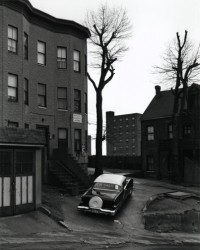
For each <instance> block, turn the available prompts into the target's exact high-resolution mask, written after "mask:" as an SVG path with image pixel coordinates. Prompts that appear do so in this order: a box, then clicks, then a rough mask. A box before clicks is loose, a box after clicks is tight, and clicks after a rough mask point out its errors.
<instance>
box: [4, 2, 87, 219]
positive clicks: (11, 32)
mask: <svg viewBox="0 0 200 250" xmlns="http://www.w3.org/2000/svg"><path fill="white" fill-rule="evenodd" d="M89 37H90V32H89V30H88V29H87V28H86V27H84V26H82V25H80V24H78V23H76V22H73V21H68V20H63V19H57V18H54V17H52V16H50V15H48V14H46V13H44V12H42V11H40V10H37V9H35V8H34V7H33V6H32V5H31V4H30V2H29V1H28V0H18V1H14V0H10V1H5V0H0V58H1V60H0V77H1V80H0V103H1V105H0V129H1V131H2V132H1V134H2V136H0V139H1V141H0V145H1V147H0V155H2V157H1V158H0V166H2V164H4V168H5V169H6V168H10V169H11V170H9V171H6V170H5V169H4V170H5V171H3V170H2V169H3V168H2V167H1V168H0V211H1V208H2V209H3V208H4V207H6V206H7V205H8V204H9V205H10V206H11V203H12V205H13V204H14V205H15V207H16V200H17V198H16V197H17V195H19V194H17V193H15V190H16V187H17V188H18V189H19V190H20V187H21V190H22V192H24V194H21V196H22V197H21V198H20V199H21V200H23V195H25V193H27V192H25V191H24V190H28V189H31V188H33V187H35V184H34V183H36V182H37V180H36V177H35V176H34V175H33V179H32V180H31V182H30V183H29V184H27V183H28V179H26V178H22V179H21V180H20V181H19V180H18V184H16V182H17V181H16V179H15V175H16V161H15V159H16V157H14V156H13V161H12V162H10V163H9V164H10V165H9V164H8V163H7V161H6V153H5V150H8V151H9V150H10V149H11V148H12V149H13V150H15V149H16V148H17V149H20V150H25V151H24V152H26V150H27V148H29V149H30V147H33V149H34V157H32V164H33V168H32V172H33V173H35V169H36V168H38V166H36V165H35V164H36V162H38V160H36V158H35V155H36V151H37V150H36V148H40V151H41V162H42V163H41V172H42V178H43V181H44V182H46V181H48V180H49V176H51V175H52V174H53V175H55V176H56V178H57V179H59V174H58V172H57V171H56V169H57V168H59V167H61V168H62V169H63V170H64V171H65V172H66V174H67V176H68V177H69V176H72V177H74V178H75V177H76V175H80V178H82V179H84V178H86V177H84V178H83V177H81V174H80V173H81V168H80V169H79V167H80V166H84V165H85V164H86V163H87V154H86V153H85V152H86V151H87V141H88V136H87V119H88V117H87V76H86V72H87V38H89ZM5 128H6V131H8V132H5ZM27 130H28V131H29V132H28V133H29V135H30V142H29V140H28V139H26V140H25V141H24V135H25V134H26V133H27ZM9 131H11V132H9ZM13 131H15V132H13ZM37 131H38V132H37ZM39 131H43V134H44V136H45V140H43V137H42V136H40V134H37V133H39ZM13 133H15V134H16V135H18V136H17V138H18V139H17V141H16V142H15V139H13V140H12V142H11V141H10V140H9V134H13ZM32 136H33V138H37V140H36V142H37V143H36V144H37V145H36V144H35V143H34V141H33V140H32V139H31V137H32ZM34 136H35V137H34ZM12 138H15V137H12ZM39 138H41V141H40V140H39ZM13 147H14V148H13ZM83 151H84V154H82V153H83ZM6 152H7V151H6ZM13 152H14V151H13ZM24 154H25V153H24ZM3 155H4V157H3ZM13 155H15V153H13ZM21 158H23V157H21ZM21 161H22V159H21ZM27 162H28V159H27ZM77 163H79V165H78V164H77ZM6 164H7V165H6ZM23 164H26V162H24V163H23ZM23 164H22V165H23ZM27 164H28V163H27ZM83 168H84V167H83ZM27 169H28V167H27ZM51 170H52V171H51ZM27 171H28V170H27ZM24 172H25V174H26V168H24ZM50 172H51V174H49V173H50ZM83 173H84V171H83ZM62 174H63V173H62ZM8 178H10V179H8ZM56 178H55V179H56ZM11 179H12V180H13V179H14V182H13V183H14V185H15V186H11ZM52 179H54V178H52ZM84 180H85V179H84ZM62 181H63V180H62ZM66 181H67V179H66V180H65V182H66ZM68 181H69V180H68ZM65 182H63V184H66V183H65ZM74 182H75V181H74ZM33 184H34V185H33ZM16 185H19V186H16ZM71 189H74V187H73V186H72V187H71ZM5 190H8V191H7V194H6V193H5ZM33 193H34V194H36V192H35V191H34V192H33ZM27 195H28V194H27ZM8 196H10V197H11V198H8ZM25 196H26V195H25ZM27 197H28V196H27ZM6 199H8V200H9V202H7V203H6V202H5V200H6ZM24 199H25V198H24ZM27 199H28V198H27ZM27 199H26V200H27ZM36 200H37V197H36V196H34V202H35V203H36ZM6 204H7V205H6ZM13 211H14V210H12V213H15V212H13ZM15 211H16V209H15ZM0 215H1V212H0Z"/></svg>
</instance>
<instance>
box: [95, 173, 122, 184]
mask: <svg viewBox="0 0 200 250" xmlns="http://www.w3.org/2000/svg"><path fill="white" fill-rule="evenodd" d="M125 179H126V177H125V176H123V175H119V174H102V175H100V176H99V177H97V178H96V179H95V180H94V182H95V183H96V182H103V183H110V184H117V185H120V186H121V185H122V183H123V181H124V180H125Z"/></svg>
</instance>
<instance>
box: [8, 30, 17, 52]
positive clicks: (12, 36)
mask: <svg viewBox="0 0 200 250" xmlns="http://www.w3.org/2000/svg"><path fill="white" fill-rule="evenodd" d="M17 33H18V31H17V28H15V27H13V26H10V25H9V26H8V51H9V52H12V53H17V43H18V34H17Z"/></svg>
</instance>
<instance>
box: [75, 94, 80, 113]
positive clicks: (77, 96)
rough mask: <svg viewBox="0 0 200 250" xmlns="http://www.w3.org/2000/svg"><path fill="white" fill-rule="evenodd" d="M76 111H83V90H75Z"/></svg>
mask: <svg viewBox="0 0 200 250" xmlns="http://www.w3.org/2000/svg"><path fill="white" fill-rule="evenodd" d="M74 112H81V91H80V90H78V89H75V90H74Z"/></svg>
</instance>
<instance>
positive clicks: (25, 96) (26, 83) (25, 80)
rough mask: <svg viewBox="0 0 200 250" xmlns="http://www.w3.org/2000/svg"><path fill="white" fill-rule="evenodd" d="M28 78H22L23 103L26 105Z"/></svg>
mask: <svg viewBox="0 0 200 250" xmlns="http://www.w3.org/2000/svg"><path fill="white" fill-rule="evenodd" d="M28 101H29V100H28V79H26V78H24V104H26V105H28Z"/></svg>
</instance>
